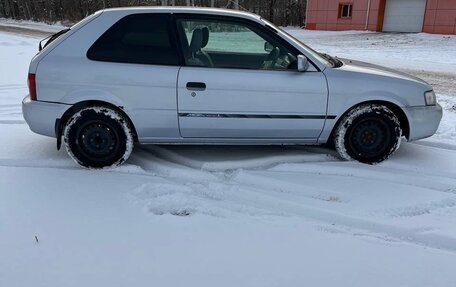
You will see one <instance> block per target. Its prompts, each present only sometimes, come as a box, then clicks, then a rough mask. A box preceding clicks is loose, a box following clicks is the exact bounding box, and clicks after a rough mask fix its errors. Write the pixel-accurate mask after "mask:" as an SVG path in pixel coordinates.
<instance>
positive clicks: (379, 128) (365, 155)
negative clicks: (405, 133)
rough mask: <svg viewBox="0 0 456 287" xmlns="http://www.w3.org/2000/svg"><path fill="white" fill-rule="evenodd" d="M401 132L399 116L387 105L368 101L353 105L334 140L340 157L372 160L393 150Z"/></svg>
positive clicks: (371, 162) (384, 156)
mask: <svg viewBox="0 0 456 287" xmlns="http://www.w3.org/2000/svg"><path fill="white" fill-rule="evenodd" d="M401 136H402V130H401V127H400V123H399V119H398V118H397V116H396V115H395V114H394V113H393V112H392V111H391V110H390V109H388V108H387V107H385V106H382V105H377V104H367V105H362V106H359V107H357V108H355V109H353V110H352V111H350V112H349V113H348V114H347V115H346V116H345V117H344V118H343V119H342V120H341V122H340V124H339V126H338V127H337V129H336V131H335V135H334V144H335V147H336V149H337V151H338V152H339V154H340V155H341V157H342V158H344V159H347V160H351V159H354V160H357V161H360V162H363V163H369V164H374V163H379V162H382V161H384V160H386V159H387V158H389V157H390V155H391V154H392V153H393V152H394V151H396V149H397V148H398V147H399V145H400V141H401Z"/></svg>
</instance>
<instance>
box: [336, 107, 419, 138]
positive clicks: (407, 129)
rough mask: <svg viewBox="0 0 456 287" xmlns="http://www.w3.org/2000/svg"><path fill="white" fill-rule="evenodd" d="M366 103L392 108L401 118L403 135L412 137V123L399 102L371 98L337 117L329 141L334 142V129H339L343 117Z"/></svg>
mask: <svg viewBox="0 0 456 287" xmlns="http://www.w3.org/2000/svg"><path fill="white" fill-rule="evenodd" d="M366 104H378V105H383V106H385V107H387V108H388V109H390V110H391V111H392V112H393V113H394V114H395V115H396V116H397V117H398V119H399V123H400V125H401V129H402V132H403V135H404V136H405V138H406V139H407V140H408V139H409V137H410V123H409V120H408V118H407V115H406V114H405V112H404V110H402V108H401V107H400V106H398V105H397V104H395V103H393V102H389V101H383V100H370V101H364V102H360V103H357V104H356V105H354V106H352V107H350V108H349V109H347V110H346V111H345V112H344V113H343V114H342V115H341V116H340V117H339V118H338V119H337V122H336V123H335V124H334V126H333V127H332V130H331V134H330V136H329V141H328V142H332V139H333V138H334V131H335V130H336V129H337V127H338V126H339V124H340V122H341V121H342V119H343V118H344V117H345V116H346V115H347V114H348V113H349V112H350V111H351V110H353V109H355V108H357V107H359V106H361V105H366Z"/></svg>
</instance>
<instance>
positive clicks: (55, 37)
mask: <svg viewBox="0 0 456 287" xmlns="http://www.w3.org/2000/svg"><path fill="white" fill-rule="evenodd" d="M68 31H70V28H68V29H64V30H62V31H59V32H57V33H55V34H52V35H50V36H48V37H46V38H44V39H43V40H41V41H40V44H39V46H38V47H39V50H40V51H41V50H43V49H44V48H46V46H47V45H49V44H50V43H51V42H52V41H54V40H55V39H57V38H58V37H60V36H61V35H63V34H65V33H66V32H68ZM48 39H49V40H48ZM46 40H48V41H47V42H46V44H44V46H42V44H41V43H43V41H46Z"/></svg>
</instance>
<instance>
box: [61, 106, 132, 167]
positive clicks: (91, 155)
mask: <svg viewBox="0 0 456 287" xmlns="http://www.w3.org/2000/svg"><path fill="white" fill-rule="evenodd" d="M64 142H65V147H66V150H67V152H68V154H69V155H70V156H71V158H72V159H73V160H74V161H75V162H76V163H78V164H80V165H81V166H83V167H87V168H106V167H114V166H118V165H121V164H122V163H124V162H125V161H126V160H127V159H128V158H129V157H130V154H131V152H132V150H133V144H134V141H133V134H132V129H131V127H130V124H129V122H128V120H127V119H125V118H124V117H123V116H122V115H121V114H120V113H119V112H117V111H115V110H114V109H111V108H107V107H102V106H94V107H87V108H84V109H82V110H80V111H79V112H77V113H75V114H74V115H73V116H72V117H71V118H70V119H69V120H68V122H67V124H66V125H65V130H64Z"/></svg>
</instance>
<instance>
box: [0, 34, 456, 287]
mask: <svg viewBox="0 0 456 287" xmlns="http://www.w3.org/2000/svg"><path fill="white" fill-rule="evenodd" d="M292 32H293V31H292ZM306 33H307V32H301V31H299V32H295V34H296V35H297V36H298V37H300V38H303V39H306V40H307V42H308V43H309V44H310V45H312V46H313V47H315V48H317V49H319V50H323V51H326V52H330V53H335V54H336V55H339V56H341V57H350V58H355V59H356V58H359V59H361V60H368V61H372V62H376V63H381V62H379V59H380V60H381V59H382V57H385V58H388V57H389V56H388V55H390V54H391V53H392V52H394V51H396V53H397V54H398V55H399V54H400V53H403V50H404V45H407V47H409V48H408V51H409V54H408V57H407V58H406V59H403V58H401V57H399V56H398V57H396V58H394V61H395V62H394V63H395V67H401V68H403V69H407V70H409V72H411V73H413V74H416V75H419V76H421V77H423V78H425V79H426V80H428V81H429V82H430V83H432V84H435V88H436V91H437V93H438V97H439V100H440V102H441V103H442V104H443V105H444V107H445V116H444V119H443V122H442V126H441V127H440V129H439V132H438V134H437V135H436V136H434V137H433V138H431V139H428V140H425V141H419V142H417V143H404V144H403V145H402V146H401V148H400V149H399V151H398V152H397V153H396V154H395V155H394V156H393V157H392V158H391V159H390V160H388V161H387V162H384V163H382V164H379V165H376V166H367V165H362V164H358V163H351V162H343V161H340V160H339V159H338V158H337V157H335V156H334V152H333V151H331V150H326V149H322V148H316V147H216V146H209V147H202V146H194V147H184V146H182V147H181V146H172V147H166V146H148V147H145V146H143V147H140V146H137V147H136V150H135V152H134V153H133V155H132V157H131V159H130V160H129V161H128V164H127V165H125V166H122V167H120V168H116V169H113V170H106V171H89V170H83V169H80V168H79V167H77V166H76V165H75V164H74V163H73V162H72V161H71V160H70V159H69V157H68V156H67V154H66V153H65V151H59V152H57V151H56V149H55V140H53V139H50V138H46V137H41V136H39V135H35V134H33V133H32V132H30V131H29V129H28V127H27V125H26V124H25V123H24V121H23V119H22V115H21V111H20V100H21V99H22V97H23V96H24V95H25V94H26V93H27V89H26V86H25V75H26V71H27V66H28V62H29V59H30V58H31V57H32V55H33V54H34V53H35V52H36V46H37V41H38V38H36V36H30V35H16V34H12V33H5V32H0V51H1V54H0V67H1V68H0V134H1V136H0V286H21V287H22V286H100V285H101V286H150V285H158V286H182V285H184V284H185V285H186V286H249V287H250V286H296V285H312V286H334V285H336V284H337V286H445V287H447V286H455V285H456V274H455V272H454V266H456V116H455V115H456V92H455V78H456V71H455V70H454V67H455V65H454V63H452V62H451V61H452V60H453V59H456V49H454V48H455V47H456V37H450V38H448V39H447V38H445V37H443V36H434V35H424V34H418V35H407V34H403V35H392V36H391V37H392V39H393V40H391V41H389V42H387V43H388V45H387V47H388V49H384V54H381V53H382V49H379V48H378V45H372V42H374V43H377V42H379V41H383V42H385V41H387V40H386V38H385V37H386V35H385V34H372V36H369V38H370V39H371V40H366V39H365V37H366V34H365V33H355V32H351V33H350V34H349V33H348V32H347V34H349V36H347V35H346V34H344V33H340V34H337V33H332V32H308V33H307V34H306ZM346 37H349V38H348V39H349V40H350V42H351V44H350V45H351V46H350V47H352V49H349V47H348V46H346V47H345V46H344V45H348V44H344V45H340V43H344V42H343V41H345V38H346ZM437 37H441V38H437ZM380 38H382V39H381V40H379V39H380ZM394 39H398V40H397V41H395V40H394ZM417 39H418V40H417ZM439 39H440V40H441V41H444V43H446V45H451V47H452V48H453V49H451V47H447V46H446V45H437V44H435V43H436V41H438V40H439ZM341 41H342V42H341ZM410 41H415V42H416V43H415V44H416V45H417V48H416V50H417V51H415V52H416V53H415V52H414V49H412V48H411V46H413V45H411V44H410ZM445 41H446V42H445ZM311 42H312V43H311ZM383 42H382V43H383ZM434 45H435V46H434ZM372 46H374V47H375V48H373V49H371V47H372ZM341 47H343V48H341ZM375 49H376V50H375ZM423 49H428V53H429V51H430V50H434V53H435V54H436V55H437V56H435V57H433V58H432V59H431V60H429V61H428V60H427V59H424V60H423V59H422V57H423V55H422V50H423ZM374 50H375V51H374ZM393 55H394V53H393ZM432 55H434V54H432ZM439 56H440V57H442V58H444V60H439V59H438V57H439ZM451 56H453V58H451V59H450V58H449V57H451ZM429 57H430V56H429ZM445 57H448V59H445ZM400 59H401V61H402V62H400V61H399V60H400ZM410 62H412V63H414V64H413V65H415V66H413V65H409V64H408V63H410ZM429 62H433V63H437V64H436V65H438V66H440V67H441V68H442V69H441V71H440V72H436V71H434V70H433V69H427V65H428V63H429ZM35 236H36V237H37V239H38V241H39V242H38V243H37V242H36V239H35Z"/></svg>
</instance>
